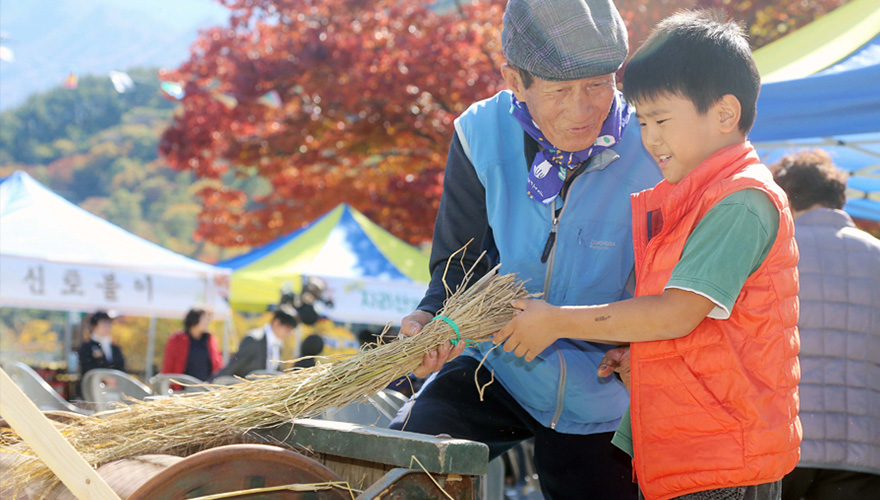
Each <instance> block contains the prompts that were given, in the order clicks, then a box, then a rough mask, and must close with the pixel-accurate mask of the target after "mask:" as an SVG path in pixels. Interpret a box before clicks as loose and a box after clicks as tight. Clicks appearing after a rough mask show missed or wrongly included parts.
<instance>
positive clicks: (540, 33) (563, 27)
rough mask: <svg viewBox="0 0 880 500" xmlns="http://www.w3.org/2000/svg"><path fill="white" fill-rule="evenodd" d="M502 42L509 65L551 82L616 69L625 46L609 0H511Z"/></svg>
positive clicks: (621, 26)
mask: <svg viewBox="0 0 880 500" xmlns="http://www.w3.org/2000/svg"><path fill="white" fill-rule="evenodd" d="M503 22H504V27H503V29H502V31H501V45H502V50H503V51H504V56H505V57H506V58H507V60H508V61H509V62H510V64H512V65H514V66H517V67H518V68H521V69H524V70H526V71H528V72H529V73H531V74H532V75H534V76H536V77H538V78H540V79H542V80H548V81H551V82H560V81H567V80H580V79H583V78H593V77H596V76H601V75H607V74H610V73H614V72H615V71H617V70H618V69H620V66H621V65H622V64H623V61H624V60H625V59H626V55H627V52H628V51H629V44H628V40H627V34H626V26H624V24H623V19H621V17H620V13H619V12H617V7H615V6H614V4H613V3H612V2H611V1H610V0H510V1H509V2H507V8H506V9H505V10H504V21H503Z"/></svg>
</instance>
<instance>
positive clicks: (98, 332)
mask: <svg viewBox="0 0 880 500" xmlns="http://www.w3.org/2000/svg"><path fill="white" fill-rule="evenodd" d="M112 332H113V322H112V321H110V320H108V319H102V320H101V321H98V323H97V324H96V325H95V328H93V329H92V336H93V337H95V339H96V340H97V339H99V338H101V339H109V338H110V337H111V334H112Z"/></svg>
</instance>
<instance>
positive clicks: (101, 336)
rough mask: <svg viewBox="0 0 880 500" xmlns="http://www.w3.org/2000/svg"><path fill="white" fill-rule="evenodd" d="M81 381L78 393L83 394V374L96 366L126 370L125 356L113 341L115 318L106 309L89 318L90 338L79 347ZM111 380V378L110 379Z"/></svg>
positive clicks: (78, 385)
mask: <svg viewBox="0 0 880 500" xmlns="http://www.w3.org/2000/svg"><path fill="white" fill-rule="evenodd" d="M78 356H79V373H80V377H79V383H78V384H77V394H78V395H80V396H82V380H83V376H85V374H86V373H88V372H89V370H93V369H95V368H110V369H113V370H119V371H123V372H124V371H125V356H123V354H122V349H121V348H120V347H119V345H117V344H115V343H114V342H113V318H112V317H111V316H110V315H109V314H107V312H106V311H97V312H95V313H94V314H92V316H91V317H90V318H89V339H88V340H86V341H84V342H83V344H82V345H81V346H80V347H79V351H78ZM108 382H109V379H108Z"/></svg>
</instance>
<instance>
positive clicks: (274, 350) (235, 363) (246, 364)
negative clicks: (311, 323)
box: [216, 304, 298, 377]
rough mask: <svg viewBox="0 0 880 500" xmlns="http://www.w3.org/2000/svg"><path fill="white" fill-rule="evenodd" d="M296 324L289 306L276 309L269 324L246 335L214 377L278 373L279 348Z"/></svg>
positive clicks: (292, 310) (294, 311)
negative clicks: (263, 372) (235, 351)
mask: <svg viewBox="0 0 880 500" xmlns="http://www.w3.org/2000/svg"><path fill="white" fill-rule="evenodd" d="M297 323H298V321H297V312H296V309H294V308H293V306H290V305H289V304H282V305H280V306H278V307H277V308H276V309H275V314H274V315H273V316H272V321H271V322H269V323H268V324H266V325H263V327H262V328H257V329H254V330H251V331H250V332H248V334H247V335H246V336H245V337H244V338H243V339H242V341H241V345H239V347H238V352H237V353H235V355H234V356H233V357H232V359H230V360H229V363H228V364H227V365H226V366H225V367H224V368H223V369H222V370H220V371H219V372H218V373H217V375H216V376H218V377H219V376H221V375H237V376H239V377H244V376H246V375H247V374H249V373H251V372H253V371H256V370H278V368H279V367H280V364H281V363H280V361H281V346H282V345H283V344H284V340H285V339H286V338H287V337H289V336H290V335H291V333H293V331H294V329H296V325H297Z"/></svg>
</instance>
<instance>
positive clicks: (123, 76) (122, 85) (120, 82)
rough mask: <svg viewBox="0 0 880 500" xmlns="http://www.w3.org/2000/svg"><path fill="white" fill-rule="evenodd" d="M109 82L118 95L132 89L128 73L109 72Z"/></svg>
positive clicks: (132, 85)
mask: <svg viewBox="0 0 880 500" xmlns="http://www.w3.org/2000/svg"><path fill="white" fill-rule="evenodd" d="M109 76H110V82H111V83H112V84H113V88H114V89H116V92H119V93H120V94H124V93H125V91H127V90H131V89H132V88H134V80H132V79H131V77H130V76H128V73H123V72H122V71H111V72H110V73H109Z"/></svg>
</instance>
